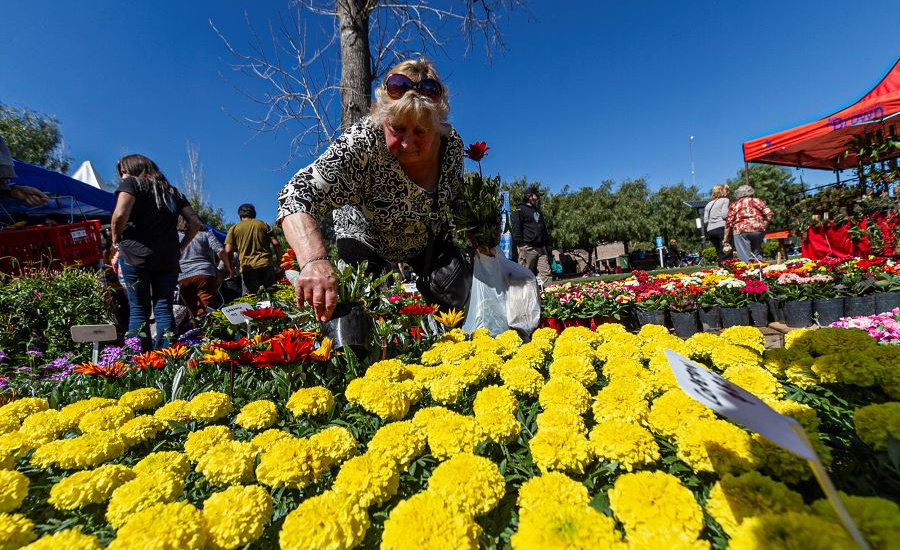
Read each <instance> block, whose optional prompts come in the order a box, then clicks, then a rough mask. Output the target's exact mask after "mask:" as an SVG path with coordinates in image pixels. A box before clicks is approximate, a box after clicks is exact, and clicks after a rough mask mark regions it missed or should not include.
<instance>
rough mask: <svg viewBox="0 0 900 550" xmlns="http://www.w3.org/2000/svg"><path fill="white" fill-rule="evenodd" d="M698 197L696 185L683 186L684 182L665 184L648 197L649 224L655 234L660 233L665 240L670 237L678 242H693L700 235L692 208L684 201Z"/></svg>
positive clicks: (667, 240)
mask: <svg viewBox="0 0 900 550" xmlns="http://www.w3.org/2000/svg"><path fill="white" fill-rule="evenodd" d="M699 199H700V193H699V192H698V191H697V187H696V186H693V185H691V186H685V185H684V183H677V184H675V185H665V186H663V187H661V188H659V190H658V191H656V192H655V193H653V196H652V197H650V216H651V219H652V223H651V225H652V226H653V228H655V230H656V234H657V235H662V237H663V238H664V239H665V241H666V242H669V240H671V239H676V240H678V242H679V243H687V244H695V243H696V242H697V241H698V240H699V237H700V232H699V230H698V229H697V225H696V222H695V221H694V220H695V219H696V214H695V212H694V209H693V208H691V207H689V206H686V205H685V204H684V203H685V201H695V200H699Z"/></svg>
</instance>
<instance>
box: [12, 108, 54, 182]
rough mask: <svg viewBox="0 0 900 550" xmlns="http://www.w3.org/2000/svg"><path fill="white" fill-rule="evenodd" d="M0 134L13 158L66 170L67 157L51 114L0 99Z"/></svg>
mask: <svg viewBox="0 0 900 550" xmlns="http://www.w3.org/2000/svg"><path fill="white" fill-rule="evenodd" d="M0 135H2V136H3V141H5V142H6V145H7V146H8V147H9V152H10V153H11V154H12V156H13V158H15V159H16V160H20V161H22V162H27V163H28V164H35V165H37V166H43V167H44V168H49V169H50V170H56V171H58V172H68V170H69V162H70V159H69V157H68V156H67V155H66V154H65V151H64V150H63V148H62V133H61V132H60V129H59V121H57V120H56V119H55V118H53V117H51V116H49V115H45V114H43V113H38V112H37V111H32V110H30V109H28V108H27V107H25V108H21V109H20V108H16V107H11V106H9V105H4V104H2V103H0Z"/></svg>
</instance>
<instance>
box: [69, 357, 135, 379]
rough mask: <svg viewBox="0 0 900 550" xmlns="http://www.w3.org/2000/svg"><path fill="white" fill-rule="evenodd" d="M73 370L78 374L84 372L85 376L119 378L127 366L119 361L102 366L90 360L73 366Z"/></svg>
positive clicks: (126, 369)
mask: <svg viewBox="0 0 900 550" xmlns="http://www.w3.org/2000/svg"><path fill="white" fill-rule="evenodd" d="M75 372H77V373H78V374H84V375H86V376H102V377H104V378H121V377H122V376H124V375H125V373H126V372H128V367H126V366H125V363H122V362H121V361H119V362H116V363H113V364H112V365H109V366H106V367H103V366H101V365H96V364H94V363H92V362H90V361H88V362H87V363H82V364H80V365H78V366H77V367H75Z"/></svg>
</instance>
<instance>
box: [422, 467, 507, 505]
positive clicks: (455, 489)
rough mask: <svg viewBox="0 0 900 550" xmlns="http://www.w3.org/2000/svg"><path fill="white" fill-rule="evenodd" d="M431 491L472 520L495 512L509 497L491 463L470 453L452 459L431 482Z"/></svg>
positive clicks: (432, 475)
mask: <svg viewBox="0 0 900 550" xmlns="http://www.w3.org/2000/svg"><path fill="white" fill-rule="evenodd" d="M428 490H429V491H433V492H435V493H437V494H439V495H441V497H442V498H443V499H444V500H445V501H446V502H448V503H449V504H450V505H451V506H454V507H456V508H458V509H459V510H461V511H462V512H463V513H466V514H469V515H471V516H482V515H484V514H486V513H488V512H490V511H491V510H493V509H494V508H495V507H496V506H497V505H498V504H499V503H500V499H502V498H503V495H504V494H505V493H506V482H505V481H504V480H503V476H502V475H500V470H499V469H498V468H497V465H496V464H494V462H492V461H491V460H489V459H487V458H484V457H481V456H477V455H474V454H470V453H460V454H458V455H455V456H452V457H450V458H449V459H448V460H447V461H446V462H443V463H441V464H439V465H438V466H437V468H435V469H434V472H433V473H432V474H431V477H430V478H428Z"/></svg>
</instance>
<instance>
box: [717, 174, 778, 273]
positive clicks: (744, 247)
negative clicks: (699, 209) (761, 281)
mask: <svg viewBox="0 0 900 550" xmlns="http://www.w3.org/2000/svg"><path fill="white" fill-rule="evenodd" d="M753 193H754V191H753V188H752V187H750V186H749V185H742V186H740V187H738V188H737V189H736V190H735V192H734V202H733V203H731V206H730V207H729V208H728V217H727V218H726V220H725V236H724V237H723V238H724V240H725V241H728V237H729V236H731V235H734V249H735V252H737V256H738V259H740V260H741V261H742V262H759V261H762V259H763V258H762V242H763V238H764V237H765V234H766V226H768V225H769V220H771V219H772V216H773V215H774V213H773V212H772V210H771V209H770V208H769V207H768V206H766V203H764V202H763V201H762V200H760V199H757V198H756V197H754V196H753Z"/></svg>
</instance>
